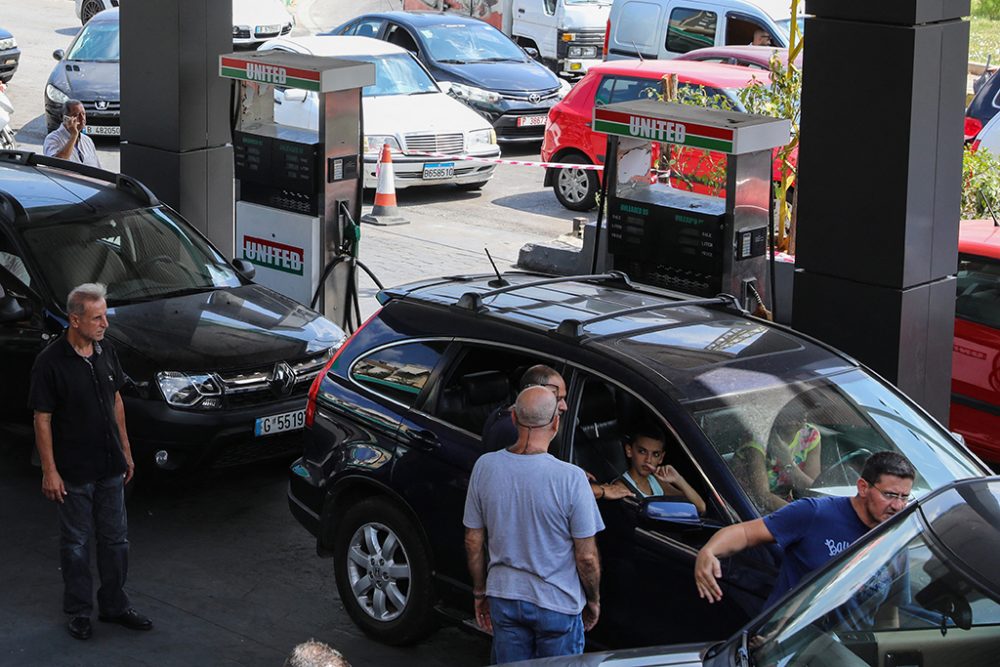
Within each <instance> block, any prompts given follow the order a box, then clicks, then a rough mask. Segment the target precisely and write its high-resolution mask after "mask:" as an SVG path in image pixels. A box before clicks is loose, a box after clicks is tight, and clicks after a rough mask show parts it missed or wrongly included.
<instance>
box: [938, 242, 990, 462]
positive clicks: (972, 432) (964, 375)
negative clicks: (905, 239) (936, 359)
mask: <svg viewBox="0 0 1000 667" xmlns="http://www.w3.org/2000/svg"><path fill="white" fill-rule="evenodd" d="M957 282H958V296H957V298H956V300H955V341H954V346H953V352H952V389H951V391H952V394H951V395H952V399H951V400H952V407H951V424H950V426H951V428H952V430H955V431H958V432H959V433H962V434H963V435H965V437H966V440H967V442H968V444H969V445H970V447H972V448H973V450H975V451H977V453H979V454H980V455H981V456H983V457H984V458H987V459H989V460H990V461H1000V260H996V259H991V258H988V257H982V256H978V255H966V254H963V255H961V256H959V262H958V281H957Z"/></svg>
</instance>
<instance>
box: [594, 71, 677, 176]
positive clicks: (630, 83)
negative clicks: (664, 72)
mask: <svg viewBox="0 0 1000 667" xmlns="http://www.w3.org/2000/svg"><path fill="white" fill-rule="evenodd" d="M662 93H663V81H662V80H661V79H653V78H643V77H636V76H623V75H620V74H606V75H604V76H603V77H602V78H601V81H600V83H598V84H597V88H596V90H595V92H594V104H593V106H594V107H602V106H605V105H607V104H615V103H617V102H632V101H634V100H640V99H645V98H647V97H655V96H656V95H658V94H662ZM588 112H589V113H593V112H592V111H591V110H588ZM590 119H591V116H589V115H588V117H587V127H588V128H589V127H590V123H591V120H590ZM588 135H589V140H590V151H591V153H590V154H591V155H597V156H600V157H601V159H600V160H599V162H601V163H603V162H604V153H605V150H606V148H607V140H608V136H607V135H606V134H603V133H601V132H594V131H593V130H589V132H588Z"/></svg>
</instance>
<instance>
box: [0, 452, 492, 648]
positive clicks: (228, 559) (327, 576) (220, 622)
mask: <svg viewBox="0 0 1000 667" xmlns="http://www.w3.org/2000/svg"><path fill="white" fill-rule="evenodd" d="M29 452H30V449H29V448H28V446H27V443H26V442H25V441H24V439H23V438H22V437H13V436H11V435H10V434H7V433H0V564H2V565H0V567H2V570H0V572H2V583H0V628H2V630H0V665H4V666H7V665H18V666H20V665H45V666H48V667H62V666H67V667H68V666H78V665H79V666H83V665H88V666H89V665H93V666H98V665H100V666H102V667H106V666H118V665H122V666H125V665H128V666H130V667H133V666H140V665H149V666H151V667H152V666H157V667H172V666H181V665H183V666H185V667H188V666H192V665H195V666H200V665H205V666H210V665H211V666H235V665H241V666H244V665H246V666H250V665H254V666H257V665H260V666H262V667H263V666H270V665H273V666H275V667H280V665H281V664H282V663H283V661H284V659H285V656H287V654H288V653H289V651H290V650H291V649H292V648H293V647H294V646H295V645H296V644H298V643H300V642H302V641H305V640H308V639H311V638H315V639H317V640H319V641H323V642H326V643H328V644H330V645H331V646H334V647H335V648H337V649H338V650H340V651H341V652H343V653H344V655H345V656H346V657H347V658H348V659H349V660H350V661H351V663H352V664H353V665H355V666H358V665H397V664H402V663H404V662H405V663H406V664H407V665H408V667H421V666H427V667H431V666H433V667H439V666H444V665H481V664H486V663H488V662H489V644H488V642H487V641H486V640H485V639H484V638H482V637H480V636H476V635H473V634H469V633H468V632H466V631H463V630H460V629H458V628H453V627H448V628H443V629H441V630H439V631H438V632H437V633H436V634H434V635H433V636H432V637H431V638H429V639H428V640H425V641H424V642H423V643H421V644H419V645H416V646H412V647H404V648H394V647H388V646H384V645H381V644H378V643H376V642H374V641H372V640H370V639H368V638H366V637H365V636H364V635H363V634H362V633H361V631H360V630H358V629H357V627H356V626H355V625H354V624H353V623H352V622H351V621H350V619H349V618H348V617H347V614H346V612H345V611H344V609H343V607H342V606H341V603H340V600H339V598H338V596H337V591H336V586H335V584H334V582H333V568H332V561H330V560H329V559H324V558H319V557H318V556H317V555H316V552H315V540H314V539H313V538H312V536H311V535H309V534H308V532H307V531H306V530H305V529H303V528H302V527H301V526H299V524H298V523H297V522H296V521H295V519H294V518H293V517H292V516H291V514H290V513H289V511H288V507H287V500H286V492H287V477H286V469H287V466H286V465H285V464H282V463H277V464H268V465H256V466H251V467H245V468H242V469H230V470H227V471H220V472H214V473H209V474H206V475H205V476H203V477H201V478H198V479H193V480H191V481H189V482H187V483H184V484H173V485H167V486H160V487H157V488H155V489H146V490H145V491H143V490H142V489H137V490H136V492H135V493H134V494H133V495H132V497H131V498H130V499H129V502H128V516H129V541H130V543H131V555H130V565H129V577H128V585H127V587H126V590H127V591H128V594H129V596H130V597H131V599H132V603H133V605H134V606H135V607H136V608H137V609H138V610H139V611H141V612H142V613H144V614H147V615H149V616H150V617H151V618H152V619H153V622H154V624H155V625H154V628H153V630H152V631H150V632H135V631H130V630H127V629H125V628H122V627H120V626H117V625H111V624H105V623H100V622H98V621H97V619H96V611H95V618H94V619H93V621H94V635H93V637H92V638H91V639H90V640H87V641H79V640H76V639H73V638H72V637H70V635H69V634H68V633H67V631H66V627H65V624H66V617H65V616H64V614H63V613H62V606H61V600H62V578H61V575H60V571H59V551H58V543H59V537H58V527H57V523H56V510H55V507H54V505H53V503H52V502H51V501H48V500H46V499H45V498H44V497H43V496H42V494H41V473H40V470H39V469H38V468H37V467H34V466H33V465H31V463H30V461H29ZM92 563H93V564H92V567H93V569H94V570H95V579H96V561H93V560H92ZM96 585H97V584H96V582H95V586H96Z"/></svg>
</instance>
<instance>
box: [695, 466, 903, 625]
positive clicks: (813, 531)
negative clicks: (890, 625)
mask: <svg viewBox="0 0 1000 667" xmlns="http://www.w3.org/2000/svg"><path fill="white" fill-rule="evenodd" d="M915 476H916V472H915V471H914V469H913V465H912V464H911V463H910V462H909V461H908V460H907V459H906V457H905V456H903V455H902V454H897V453H896V452H878V453H877V454H873V455H872V456H870V457H869V458H868V460H867V461H866V462H865V466H864V469H862V471H861V478H860V479H859V480H858V483H857V487H858V492H857V494H856V495H855V496H854V497H852V498H842V497H824V498H802V499H800V500H796V501H794V502H792V503H790V504H788V505H786V506H785V507H783V508H781V509H779V510H778V511H776V512H773V513H771V514H769V515H767V516H765V517H764V518H762V519H754V520H753V521H745V522H743V523H738V524H735V525H732V526H727V527H726V528H723V529H722V530H720V531H719V532H717V533H716V534H715V535H713V536H712V539H710V540H709V541H708V543H707V544H706V545H705V546H704V547H702V549H701V551H699V552H698V558H697V560H696V561H695V566H694V579H695V584H696V585H697V587H698V595H700V596H701V597H702V598H704V599H706V600H708V602H709V603H712V602H717V601H719V600H721V599H722V589H721V588H720V587H719V583H718V581H717V580H718V579H720V578H722V565H721V563H720V562H719V559H720V558H728V557H729V556H732V555H733V554H736V553H739V552H741V551H743V550H744V549H749V548H751V547H755V546H758V545H760V544H769V543H777V544H778V545H779V546H780V547H781V548H782V549H783V550H784V552H785V557H784V560H783V561H782V563H781V569H780V570H779V571H778V580H777V582H775V585H774V589H773V590H772V591H771V595H770V596H769V597H768V599H767V602H766V603H765V605H764V606H765V607H768V606H770V605H771V603H773V602H775V601H777V600H778V599H779V598H781V597H782V596H783V595H784V594H785V593H786V592H788V591H789V590H790V589H792V588H794V587H795V585H796V584H798V582H799V580H801V579H802V578H803V577H804V576H806V575H807V574H808V573H810V572H812V571H813V570H815V569H816V568H818V567H820V566H822V565H823V564H825V563H826V562H827V561H828V560H830V559H831V558H833V557H834V556H836V555H837V554H839V553H840V552H841V551H844V550H845V549H847V547H849V546H850V545H851V544H852V543H853V542H854V541H855V540H857V539H858V538H859V537H861V536H862V535H864V534H865V533H866V532H868V531H869V530H870V529H871V528H874V527H875V526H877V525H878V524H880V523H882V522H883V521H885V520H886V519H888V518H889V517H891V516H892V515H893V514H896V513H897V512H899V511H901V510H902V509H903V508H904V507H906V503H907V502H908V501H909V499H910V491H911V490H912V489H913V479H914V477H915Z"/></svg>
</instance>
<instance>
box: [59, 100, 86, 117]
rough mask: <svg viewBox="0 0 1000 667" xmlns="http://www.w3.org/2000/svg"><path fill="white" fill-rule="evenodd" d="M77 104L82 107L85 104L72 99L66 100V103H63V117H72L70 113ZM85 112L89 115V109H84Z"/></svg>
mask: <svg viewBox="0 0 1000 667" xmlns="http://www.w3.org/2000/svg"><path fill="white" fill-rule="evenodd" d="M77 104H79V105H80V106H81V107H82V106H83V102H81V101H80V100H75V99H73V98H72V97H71V98H69V99H68V100H66V101H65V102H63V103H62V113H63V115H64V116H70V115H72V114H71V113H70V109H72V108H73V107H75V106H76V105H77ZM83 112H84V113H87V108H86V107H84V108H83Z"/></svg>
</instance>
